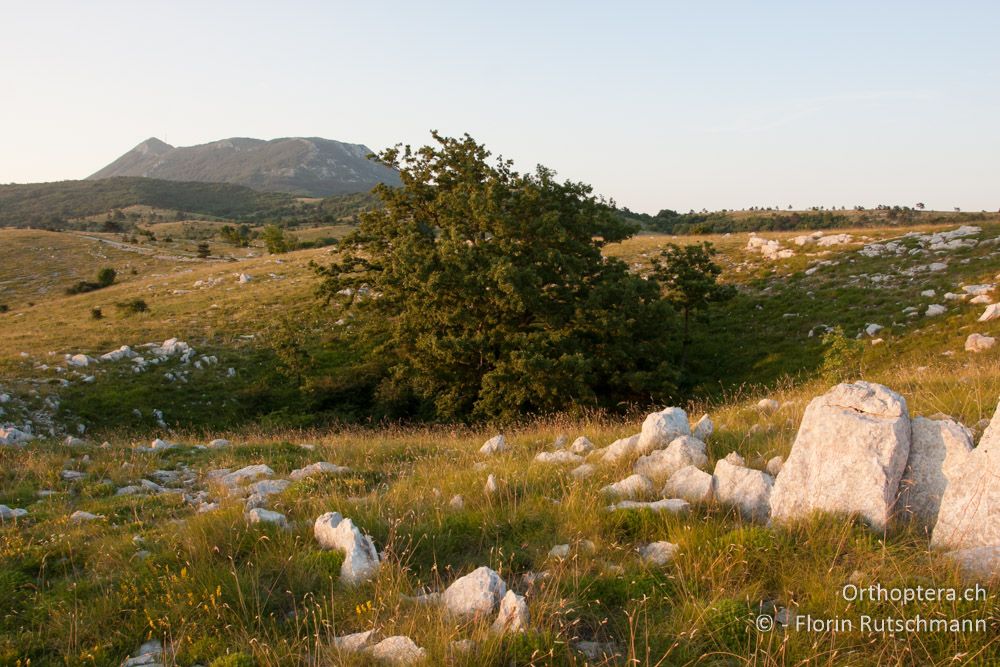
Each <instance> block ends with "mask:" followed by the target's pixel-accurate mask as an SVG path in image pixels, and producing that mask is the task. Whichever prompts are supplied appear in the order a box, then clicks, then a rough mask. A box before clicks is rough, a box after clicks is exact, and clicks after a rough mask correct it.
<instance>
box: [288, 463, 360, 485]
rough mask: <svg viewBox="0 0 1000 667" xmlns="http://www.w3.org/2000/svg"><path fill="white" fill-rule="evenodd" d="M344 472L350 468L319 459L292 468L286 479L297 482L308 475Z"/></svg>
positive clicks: (339, 473) (340, 473)
mask: <svg viewBox="0 0 1000 667" xmlns="http://www.w3.org/2000/svg"><path fill="white" fill-rule="evenodd" d="M346 472H350V468H347V467H345V466H338V465H334V464H333V463H328V462H326V461H319V462H317V463H310V464H309V465H307V466H305V467H304V468H298V469H297V470H293V471H292V472H290V473H289V474H288V479H290V480H292V481H293V482H299V481H301V480H303V479H306V478H308V477H315V476H317V475H342V474H344V473H346Z"/></svg>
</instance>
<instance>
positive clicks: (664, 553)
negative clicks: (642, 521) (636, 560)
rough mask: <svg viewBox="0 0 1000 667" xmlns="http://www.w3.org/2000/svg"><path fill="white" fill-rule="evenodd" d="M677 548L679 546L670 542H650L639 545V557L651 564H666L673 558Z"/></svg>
mask: <svg viewBox="0 0 1000 667" xmlns="http://www.w3.org/2000/svg"><path fill="white" fill-rule="evenodd" d="M679 549H680V547H678V546H677V545H676V544H672V543H670V542H662V541H661V542H651V543H649V544H647V545H645V546H642V547H639V557H640V558H641V559H642V560H644V561H645V562H647V563H652V564H653V565H666V564H667V563H669V562H670V561H672V560H673V559H674V556H676V555H677V551H678V550H679Z"/></svg>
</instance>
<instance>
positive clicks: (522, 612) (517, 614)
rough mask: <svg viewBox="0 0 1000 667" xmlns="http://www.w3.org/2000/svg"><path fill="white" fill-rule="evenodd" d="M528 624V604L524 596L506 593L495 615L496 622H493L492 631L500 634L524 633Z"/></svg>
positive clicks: (512, 592) (510, 592)
mask: <svg viewBox="0 0 1000 667" xmlns="http://www.w3.org/2000/svg"><path fill="white" fill-rule="evenodd" d="M529 622H530V616H529V614H528V603H527V602H526V601H525V599H524V596H523V595H518V594H517V593H515V592H514V591H507V594H506V595H504V596H503V599H502V600H500V611H499V612H498V613H497V619H496V621H494V622H493V631H494V632H497V633H500V634H503V633H505V632H524V631H525V630H527V629H528V623H529Z"/></svg>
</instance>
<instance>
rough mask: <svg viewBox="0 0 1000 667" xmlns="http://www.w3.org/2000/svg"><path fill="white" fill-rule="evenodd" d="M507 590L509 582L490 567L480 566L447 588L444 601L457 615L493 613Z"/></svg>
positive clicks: (450, 610)
mask: <svg viewBox="0 0 1000 667" xmlns="http://www.w3.org/2000/svg"><path fill="white" fill-rule="evenodd" d="M506 592H507V584H505V583H504V580H503V579H502V578H500V575H499V574H497V573H496V572H494V571H493V570H491V569H490V568H488V567H485V566H483V567H480V568H477V569H475V570H473V571H472V572H470V573H469V574H467V575H465V576H464V577H459V578H458V579H456V580H455V581H454V582H453V583H452V584H451V586H449V587H448V588H446V589H445V591H444V594H443V595H442V602H443V603H444V606H445V609H447V610H448V611H449V612H450V613H452V614H454V615H456V616H462V617H470V616H481V615H485V614H492V613H493V611H494V610H495V609H496V608H497V605H498V604H499V603H500V599H501V598H503V596H504V594H505V593H506Z"/></svg>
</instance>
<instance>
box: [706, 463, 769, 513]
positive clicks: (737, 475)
mask: <svg viewBox="0 0 1000 667" xmlns="http://www.w3.org/2000/svg"><path fill="white" fill-rule="evenodd" d="M773 486H774V478H773V477H771V476H770V475H768V474H767V473H766V472H761V471H760V470H753V469H752V468H746V467H743V466H742V465H739V463H738V462H735V461H734V460H733V459H729V458H726V459H722V460H720V461H718V462H717V463H716V464H715V474H714V475H713V480H712V496H713V497H714V498H715V500H716V501H718V502H719V503H720V504H722V505H728V506H731V507H735V508H737V509H738V510H739V511H740V514H742V515H743V516H746V517H749V518H751V519H753V520H755V521H767V518H768V516H769V515H770V513H771V490H772V488H773Z"/></svg>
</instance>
